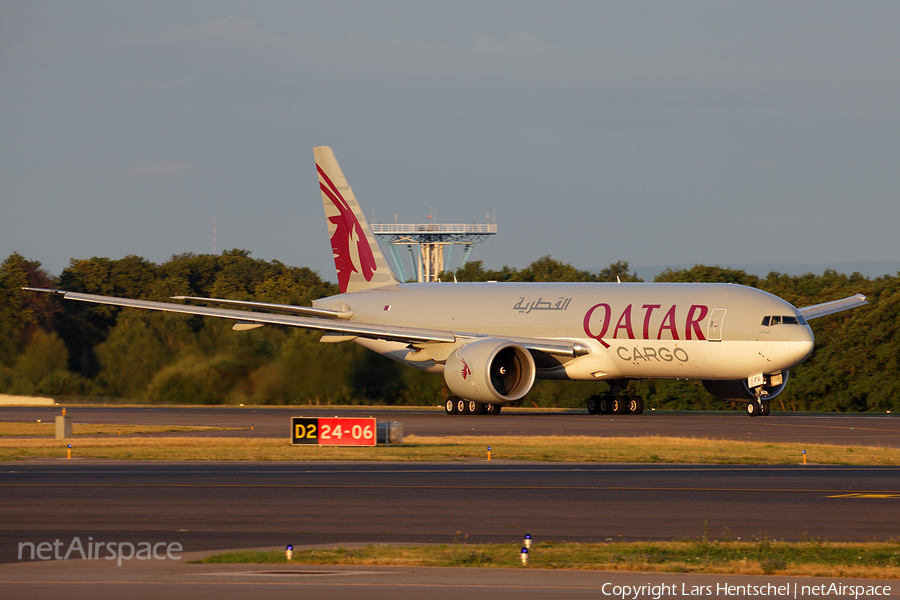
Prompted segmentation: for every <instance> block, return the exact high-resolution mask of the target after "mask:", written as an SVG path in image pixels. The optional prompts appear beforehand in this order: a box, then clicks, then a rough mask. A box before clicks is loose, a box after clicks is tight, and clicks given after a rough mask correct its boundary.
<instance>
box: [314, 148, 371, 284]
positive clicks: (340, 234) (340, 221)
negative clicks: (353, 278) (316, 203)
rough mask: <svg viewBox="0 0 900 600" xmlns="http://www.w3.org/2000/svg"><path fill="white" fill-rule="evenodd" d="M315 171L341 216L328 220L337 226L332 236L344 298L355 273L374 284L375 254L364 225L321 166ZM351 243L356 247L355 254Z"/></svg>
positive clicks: (332, 245) (335, 261) (321, 185)
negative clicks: (317, 172) (351, 276)
mask: <svg viewBox="0 0 900 600" xmlns="http://www.w3.org/2000/svg"><path fill="white" fill-rule="evenodd" d="M316 169H317V170H318V171H319V176H320V177H321V178H322V179H323V180H324V181H321V182H319V187H321V188H322V193H323V194H325V195H326V196H328V198H329V199H330V200H331V202H332V203H333V204H334V205H335V207H336V208H337V209H338V211H339V214H337V215H335V216H333V217H329V218H328V220H329V221H331V222H332V223H334V224H335V225H336V226H337V227H336V228H335V230H334V233H333V234H332V236H331V251H332V252H333V253H334V266H335V268H336V269H337V276H338V284H339V285H340V286H341V293H342V294H343V293H345V292H346V291H347V284H348V283H349V282H350V274H351V273H353V272H356V273H360V274H362V276H363V277H365V278H366V281H372V276H373V275H375V269H376V265H375V255H374V254H372V248H370V247H369V241H368V240H367V239H366V234H365V232H364V231H363V228H362V225H360V224H359V220H358V219H357V218H356V215H354V214H353V210H352V209H351V208H350V205H349V204H347V201H346V200H344V197H343V196H342V195H341V192H340V191H338V189H337V186H336V185H334V183H332V181H331V179H329V178H328V175H326V174H325V171H323V170H322V167H320V166H319V165H318V164H317V165H316ZM351 243H355V244H356V251H355V252H354V251H353V248H352V247H351ZM354 258H355V259H356V260H354Z"/></svg>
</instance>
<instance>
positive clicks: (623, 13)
mask: <svg viewBox="0 0 900 600" xmlns="http://www.w3.org/2000/svg"><path fill="white" fill-rule="evenodd" d="M898 29H900V3H898V2H895V1H888V2H877V1H873V2H865V3H851V2H828V1H816V2H801V1H798V2H783V1H780V0H778V1H764V0H760V1H754V2H692V1H680V2H637V1H635V2H625V1H622V2H599V1H593V0H592V1H586V2H575V1H569V2H566V1H558V2H529V1H526V0H516V1H513V2H500V1H490V0H478V1H475V2H470V1H466V0H454V1H452V2H451V1H445V2H435V1H430V0H416V1H411V2H405V1H396V2H389V1H380V2H379V1H366V2H351V1H339V0H329V1H327V2H324V1H322V2H302V1H298V2H261V1H253V2H229V1H221V2H202V1H195V2H181V1H169V0H155V1H154V2H119V1H112V2H100V1H94V0H84V1H80V2H53V1H48V2H9V1H5V0H0V73H2V77H0V259H2V258H5V257H6V256H8V255H9V254H11V253H12V252H19V253H20V254H22V255H23V256H25V257H26V258H28V259H32V260H37V261H40V262H41V263H42V264H43V266H44V267H45V268H46V269H47V270H49V271H50V272H51V273H53V274H59V273H60V272H61V271H62V270H63V269H64V268H65V267H66V266H67V265H68V264H69V260H70V259H79V258H89V257H92V256H103V257H108V258H121V257H124V256H126V255H130V254H136V255H139V256H142V257H144V258H146V259H148V260H151V261H153V262H157V263H159V262H164V261H166V260H167V259H168V258H169V257H171V256H172V255H174V254H180V253H184V252H193V253H197V254H200V253H210V252H212V251H213V249H214V248H215V249H216V250H217V251H219V252H221V251H222V250H224V249H230V248H241V249H245V250H249V251H250V252H251V253H252V256H254V257H256V258H263V259H267V260H271V259H277V260H280V261H282V262H284V263H286V264H289V265H293V266H306V267H310V268H312V269H314V270H316V271H318V272H319V273H320V274H321V275H322V276H323V277H324V278H326V279H328V280H331V281H334V280H335V275H334V267H333V262H332V258H331V252H330V248H329V244H328V238H327V233H326V228H325V222H324V212H323V209H322V203H321V197H320V194H319V189H318V183H317V178H316V174H315V165H314V161H313V155H312V148H313V147H314V146H319V145H325V146H332V147H333V148H334V150H335V153H336V155H337V158H338V160H339V161H340V163H341V165H342V167H343V169H344V172H345V174H346V175H347V178H348V180H349V182H350V184H351V185H352V186H353V189H354V192H355V193H356V196H357V198H358V199H359V200H360V203H361V204H362V206H363V209H364V210H365V212H366V213H367V215H368V217H369V220H370V221H371V222H394V220H395V215H396V219H397V220H398V222H401V223H419V222H424V221H425V220H426V219H427V215H429V214H430V215H432V216H433V218H434V219H435V220H436V221H439V222H443V223H483V222H485V221H486V219H487V215H488V214H490V215H491V216H490V220H491V221H492V222H493V221H494V220H495V221H496V223H497V224H498V229H499V233H498V234H497V235H496V236H495V237H494V238H493V239H492V240H491V241H490V242H488V243H486V244H481V245H479V246H477V247H476V248H475V250H474V252H473V254H472V259H480V260H483V261H484V264H485V266H486V267H489V268H499V267H501V266H503V265H509V266H512V267H516V268H522V267H525V266H527V265H528V264H529V263H531V262H532V261H534V260H536V259H537V258H539V257H541V256H544V255H548V254H549V255H551V256H553V257H554V258H556V259H558V260H561V261H563V262H568V263H571V264H572V265H574V266H576V267H578V268H582V269H590V270H599V269H600V268H603V267H605V266H607V265H609V264H610V263H613V262H616V261H619V260H625V261H628V262H629V263H630V264H631V265H632V266H633V267H638V266H645V265H667V264H679V265H690V264H720V265H723V266H728V265H741V264H765V263H777V264H786V263H805V264H826V265H828V264H833V265H839V264H843V263H848V262H854V261H890V260H898V259H900V241H898V240H900V236H898V234H897V230H898V223H900V201H898V189H900V186H898V184H900V168H898V164H897V163H898V156H900V111H898V106H900V60H898V57H900V36H898V35H897V31H898ZM214 222H215V230H216V231H215V234H216V235H215V245H214V237H213V224H214ZM449 266H451V268H452V267H453V266H455V265H449Z"/></svg>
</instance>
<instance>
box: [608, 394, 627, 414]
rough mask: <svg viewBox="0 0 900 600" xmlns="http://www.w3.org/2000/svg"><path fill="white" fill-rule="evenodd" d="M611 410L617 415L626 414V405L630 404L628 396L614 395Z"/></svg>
mask: <svg viewBox="0 0 900 600" xmlns="http://www.w3.org/2000/svg"><path fill="white" fill-rule="evenodd" d="M612 404H613V412H614V413H615V414H617V415H627V414H628V405H629V404H630V402H629V399H628V396H616V397H615V398H613V402H612Z"/></svg>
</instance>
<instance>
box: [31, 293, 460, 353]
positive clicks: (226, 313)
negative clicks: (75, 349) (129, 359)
mask: <svg viewBox="0 0 900 600" xmlns="http://www.w3.org/2000/svg"><path fill="white" fill-rule="evenodd" d="M23 289H26V290H30V291H33V292H54V293H57V294H62V296H63V298H65V299H66V300H79V301H81V302H91V303H93V304H110V305H113V306H125V307H130V308H144V309H148V310H162V311H166V312H174V313H182V314H187V315H202V316H206V317H220V318H223V319H235V320H237V321H240V322H242V323H258V324H263V325H287V326H290V327H303V328H305V329H318V330H320V331H332V332H338V333H342V334H345V335H356V336H360V337H368V338H374V339H383V340H392V341H400V342H407V341H408V342H450V343H452V342H455V341H456V335H454V334H453V332H450V331H441V330H431V329H418V328H414V327H402V326H394V325H390V326H388V325H374V324H367V323H359V322H353V321H347V320H343V319H334V318H322V317H306V316H299V315H276V314H272V313H263V312H254V311H247V310H234V309H230V308H210V307H206V306H190V305H186V304H175V303H172V302H153V301H150V300H131V299H129V298H115V297H113V296H97V295H95V294H82V293H79V292H67V291H65V290H47V289H41V288H23Z"/></svg>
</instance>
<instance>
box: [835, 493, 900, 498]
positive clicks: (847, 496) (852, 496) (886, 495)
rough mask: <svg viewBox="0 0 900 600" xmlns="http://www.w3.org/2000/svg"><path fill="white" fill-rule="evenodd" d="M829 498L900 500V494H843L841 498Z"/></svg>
mask: <svg viewBox="0 0 900 600" xmlns="http://www.w3.org/2000/svg"><path fill="white" fill-rule="evenodd" d="M828 497H829V498H900V494H866V493H862V492H860V493H856V494H841V495H839V496H828Z"/></svg>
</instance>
